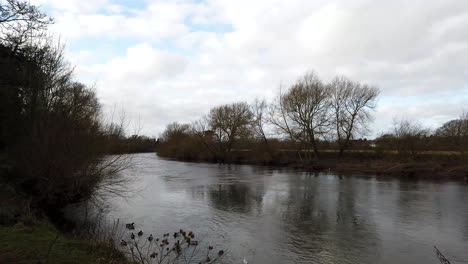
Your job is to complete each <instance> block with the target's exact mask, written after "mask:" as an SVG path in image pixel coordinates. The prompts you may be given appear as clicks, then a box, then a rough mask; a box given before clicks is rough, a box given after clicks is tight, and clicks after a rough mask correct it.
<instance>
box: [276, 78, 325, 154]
mask: <svg viewBox="0 0 468 264" xmlns="http://www.w3.org/2000/svg"><path fill="white" fill-rule="evenodd" d="M329 98H330V89H329V88H328V86H326V85H324V84H323V83H322V81H321V80H320V79H319V78H318V77H317V76H316V75H315V73H313V72H310V73H307V74H305V75H304V76H303V77H302V78H300V79H299V80H298V81H296V83H294V84H293V85H292V86H291V87H290V88H289V89H288V90H287V91H286V92H285V93H283V92H282V91H281V90H280V94H279V96H278V98H277V99H276V102H275V103H274V105H273V107H272V111H271V115H270V121H271V123H272V124H273V125H274V126H275V127H276V128H277V130H278V131H279V132H280V134H283V135H287V136H288V137H289V138H290V139H291V140H292V141H293V142H299V143H300V144H301V145H302V146H303V147H304V149H305V150H306V153H307V154H306V155H308V153H309V152H310V151H313V153H314V157H315V158H318V157H319V150H318V140H319V139H320V138H321V137H322V136H323V135H324V134H326V133H327V132H329V130H330V129H329V126H330V124H331V118H330V115H329V108H330V99H329Z"/></svg>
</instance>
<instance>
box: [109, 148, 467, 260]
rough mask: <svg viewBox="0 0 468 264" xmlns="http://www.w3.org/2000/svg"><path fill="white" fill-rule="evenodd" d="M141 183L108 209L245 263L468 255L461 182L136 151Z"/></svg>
mask: <svg viewBox="0 0 468 264" xmlns="http://www.w3.org/2000/svg"><path fill="white" fill-rule="evenodd" d="M133 160H134V162H135V166H134V167H133V168H131V169H128V170H127V171H125V175H126V177H132V179H135V181H134V182H133V186H131V188H132V189H138V190H140V191H139V192H138V194H137V195H133V196H132V197H130V198H128V199H120V198H112V199H110V200H109V202H110V205H111V206H110V211H109V214H110V216H111V217H114V218H120V219H123V221H128V222H135V223H136V225H137V228H138V229H143V230H145V231H148V232H152V233H158V234H160V233H164V232H173V231H175V230H178V229H179V228H184V229H190V230H193V231H194V232H195V233H196V234H203V236H204V241H206V242H208V243H211V244H213V245H215V246H217V247H218V248H220V247H222V248H226V249H227V250H228V251H229V252H230V253H229V256H228V257H229V259H228V261H229V262H232V263H242V260H243V259H244V258H245V259H246V260H248V262H249V263H261V264H263V263H281V264H284V263H324V264H325V263H349V264H362V263H388V264H395V263H399V264H401V263H434V264H436V263H439V262H438V260H437V258H436V257H435V253H434V250H433V246H434V245H437V247H438V248H439V249H441V250H442V251H443V253H444V254H445V255H446V256H447V257H449V258H451V259H452V260H453V261H452V263H458V262H456V261H455V260H465V261H467V260H468V206H467V205H468V186H467V185H465V184H463V183H457V182H427V181H411V182H408V181H400V180H398V179H395V178H376V177H359V176H353V177H351V176H346V177H339V176H337V175H335V174H333V173H331V172H330V173H319V174H313V173H312V174H311V173H306V172H300V171H293V170H279V169H274V168H267V167H258V166H248V165H242V166H239V165H217V164H200V163H198V164H197V163H184V162H178V161H168V160H163V159H161V158H158V157H157V156H156V155H155V154H137V155H133Z"/></svg>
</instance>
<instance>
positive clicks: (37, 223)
mask: <svg viewBox="0 0 468 264" xmlns="http://www.w3.org/2000/svg"><path fill="white" fill-rule="evenodd" d="M40 215H41V214H40V213H38V212H37V211H35V212H34V209H32V208H31V207H30V202H29V199H28V198H27V197H26V196H24V195H22V194H20V193H18V192H16V191H15V190H14V189H13V188H11V187H9V186H8V185H5V184H0V263H25V264H26V263H48V264H52V263H57V264H58V263H69V264H72V263H73V264H81V263H115V264H117V263H128V262H127V261H126V260H125V258H124V256H123V255H122V253H120V252H119V251H118V250H117V249H115V248H114V247H113V246H111V245H110V244H109V243H97V242H92V241H87V240H81V239H76V238H74V237H72V236H71V235H69V234H65V233H63V232H61V231H60V230H58V229H57V228H56V227H55V226H54V225H52V224H51V223H50V222H49V221H48V220H47V218H46V217H41V216H40Z"/></svg>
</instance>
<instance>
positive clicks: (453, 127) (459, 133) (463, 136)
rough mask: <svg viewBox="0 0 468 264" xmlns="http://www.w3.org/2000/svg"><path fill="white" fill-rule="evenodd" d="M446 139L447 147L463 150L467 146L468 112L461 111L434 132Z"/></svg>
mask: <svg viewBox="0 0 468 264" xmlns="http://www.w3.org/2000/svg"><path fill="white" fill-rule="evenodd" d="M435 135H436V136H438V137H441V138H444V139H446V140H447V141H448V142H447V144H448V145H449V146H448V147H450V148H454V149H459V150H460V152H462V153H463V152H464V151H465V150H466V149H467V148H468V112H463V113H462V114H461V115H460V117H459V118H458V119H454V120H451V121H448V122H446V123H445V124H443V125H442V126H441V127H440V128H438V129H437V130H436V132H435Z"/></svg>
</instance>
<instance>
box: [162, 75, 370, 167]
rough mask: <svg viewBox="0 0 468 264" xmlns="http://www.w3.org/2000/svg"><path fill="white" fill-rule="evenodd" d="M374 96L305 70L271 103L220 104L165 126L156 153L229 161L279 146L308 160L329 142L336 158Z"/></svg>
mask: <svg viewBox="0 0 468 264" xmlns="http://www.w3.org/2000/svg"><path fill="white" fill-rule="evenodd" d="M378 95H379V89H378V88H376V87H373V86H371V85H368V84H365V83H360V82H355V81H352V80H349V79H348V78H346V77H343V76H340V77H336V78H334V79H333V80H332V81H331V82H329V83H324V82H323V81H321V80H320V79H319V78H318V77H317V75H316V74H315V73H313V72H310V73H307V74H305V75H304V76H302V77H301V78H299V79H298V80H297V81H296V82H295V83H293V84H292V85H291V86H290V87H288V88H287V89H286V90H283V89H282V88H280V91H279V93H278V95H277V97H276V98H275V100H274V101H273V102H271V103H267V102H266V101H265V100H260V99H256V100H255V101H254V102H253V103H252V104H248V103H246V102H238V103H232V104H226V105H221V106H217V107H214V108H212V109H211V110H210V112H209V113H208V114H207V115H206V116H204V117H202V118H201V119H200V120H198V121H196V122H194V123H193V124H178V123H173V124H170V125H169V126H168V127H167V128H166V131H165V132H164V133H163V134H162V138H161V139H162V144H161V146H160V147H159V149H158V153H159V154H160V155H163V156H169V157H176V158H187V159H205V160H217V161H223V162H230V161H232V160H233V152H236V151H242V150H244V151H252V150H254V149H255V151H259V152H260V153H261V156H263V157H265V159H266V160H268V159H271V158H272V157H273V156H274V155H275V152H277V150H279V149H284V150H288V151H294V152H295V153H297V156H298V157H299V158H300V159H301V160H304V161H312V160H318V159H320V155H321V151H320V150H321V149H327V148H328V145H330V144H334V147H335V148H336V149H337V151H338V152H337V155H338V156H339V157H341V156H343V153H344V152H345V151H346V150H348V149H349V148H350V147H351V145H352V142H353V140H355V139H357V138H358V137H359V136H361V135H364V134H365V133H366V131H367V128H368V124H369V122H370V121H371V120H372V116H371V112H372V110H373V109H374V108H375V106H376V100H377V97H378ZM272 132H273V133H272ZM332 142H333V143H332Z"/></svg>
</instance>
